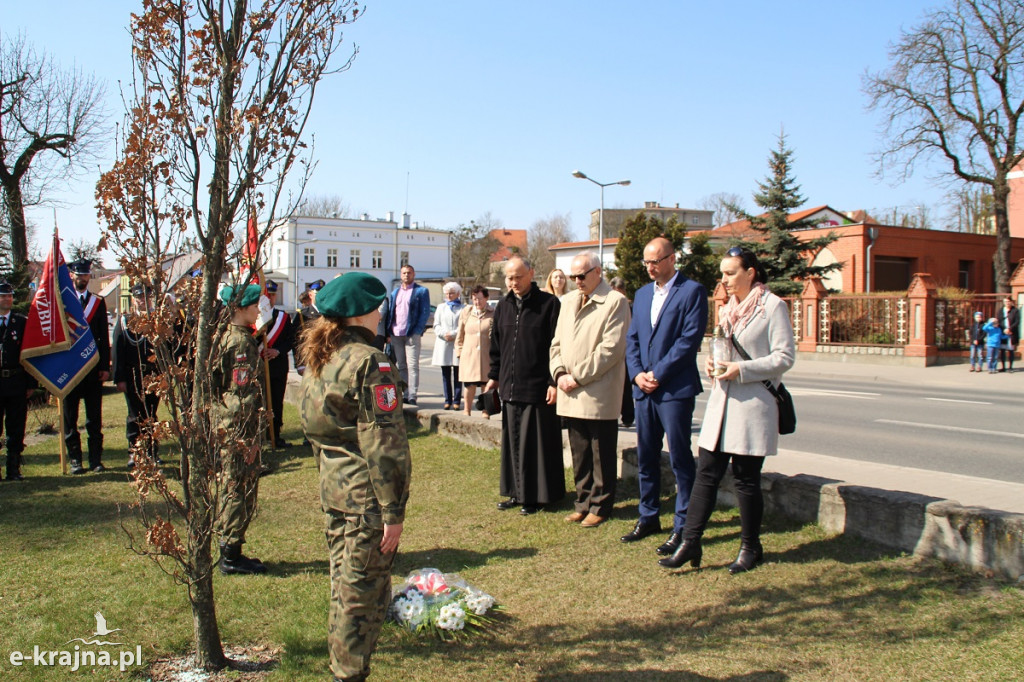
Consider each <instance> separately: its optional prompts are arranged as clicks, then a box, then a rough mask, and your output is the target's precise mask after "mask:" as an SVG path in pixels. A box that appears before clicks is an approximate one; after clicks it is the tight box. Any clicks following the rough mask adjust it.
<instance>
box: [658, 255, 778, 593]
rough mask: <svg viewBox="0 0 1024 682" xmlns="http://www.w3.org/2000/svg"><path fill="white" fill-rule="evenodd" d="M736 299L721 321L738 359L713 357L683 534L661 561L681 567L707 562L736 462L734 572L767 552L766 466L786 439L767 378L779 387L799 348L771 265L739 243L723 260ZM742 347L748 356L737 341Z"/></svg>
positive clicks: (727, 287)
mask: <svg viewBox="0 0 1024 682" xmlns="http://www.w3.org/2000/svg"><path fill="white" fill-rule="evenodd" d="M720 269H721V272H722V284H723V286H725V291H726V293H727V294H729V295H730V296H729V301H728V302H727V303H726V304H725V305H724V306H723V307H722V308H721V309H720V310H719V314H718V323H719V324H720V325H721V326H722V330H723V331H724V332H725V334H726V336H727V337H728V338H730V339H731V340H732V344H733V352H732V357H733V361H732V362H726V363H725V364H724V365H720V366H719V367H718V368H717V370H718V372H719V373H718V374H717V376H716V375H715V370H716V368H715V367H714V365H713V363H712V361H711V358H710V357H709V358H708V361H707V364H706V366H705V369H706V371H707V374H708V376H709V377H710V378H711V380H712V388H711V396H710V397H709V398H708V405H707V409H706V410H705V411H704V419H703V421H702V422H701V428H700V437H699V438H698V440H697V446H698V448H699V453H700V457H699V459H698V460H697V475H696V478H695V479H694V483H693V492H692V493H691V494H690V508H689V510H688V511H687V514H686V524H685V526H684V527H683V542H682V544H680V545H679V548H678V549H677V550H676V551H675V553H674V554H673V555H672V556H671V557H667V558H665V559H662V560H661V561H659V562H658V563H660V564H661V565H662V566H665V567H666V568H679V567H680V566H682V565H683V564H685V563H686V562H690V565H691V566H693V567H695V568H697V567H699V566H700V561H701V556H702V549H701V537H702V536H703V534H704V529H705V527H706V526H707V523H708V519H710V518H711V512H712V511H714V509H715V501H716V499H717V496H718V485H719V484H720V483H721V481H722V478H723V477H724V476H725V471H726V468H727V467H728V466H729V463H730V460H731V462H732V474H733V480H734V482H735V488H736V498H737V500H738V502H739V508H740V539H741V542H740V552H739V555H738V556H737V557H736V561H734V562H733V563H732V564H731V565H730V566H729V573H733V574H735V573H741V572H743V571H749V570H750V569H752V568H754V566H756V565H757V564H759V563H761V562H762V561H763V560H764V550H763V549H762V547H761V519H762V517H763V516H764V499H763V497H762V495H761V467H762V465H763V464H764V458H765V457H766V456H768V455H774V454H776V453H777V452H778V447H779V408H778V406H777V405H776V403H775V397H774V396H773V395H772V393H771V392H770V391H769V390H768V388H767V387H766V386H765V385H764V384H763V383H762V382H763V381H765V380H768V381H771V383H772V385H773V386H775V387H778V385H779V384H780V383H781V381H782V374H783V373H784V372H786V371H787V370H788V369H789V368H790V367H792V366H793V360H794V358H795V357H796V348H795V344H794V342H793V326H792V323H791V322H790V319H789V309H788V308H787V306H786V303H785V301H783V300H782V299H781V298H779V297H778V296H776V295H775V294H773V293H771V292H770V291H768V289H767V288H766V287H765V286H764V282H765V281H767V277H766V276H765V272H764V268H762V267H761V264H760V263H759V262H758V260H757V256H755V255H754V254H753V253H752V252H750V251H748V250H746V249H741V248H738V247H734V248H731V249H729V250H728V251H727V252H726V255H725V257H724V258H723V259H722V264H721V266H720ZM736 346H739V347H742V348H743V350H744V351H746V354H747V355H748V356H749V357H750V359H749V360H745V359H742V354H741V353H740V352H739V351H738V350H737V349H736Z"/></svg>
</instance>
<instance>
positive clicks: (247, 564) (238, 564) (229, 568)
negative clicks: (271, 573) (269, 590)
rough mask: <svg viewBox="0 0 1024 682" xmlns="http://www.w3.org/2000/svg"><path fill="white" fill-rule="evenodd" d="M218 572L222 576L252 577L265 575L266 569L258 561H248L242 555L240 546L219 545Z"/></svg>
mask: <svg viewBox="0 0 1024 682" xmlns="http://www.w3.org/2000/svg"><path fill="white" fill-rule="evenodd" d="M220 572H221V573H223V574H224V575H232V574H237V575H254V574H256V573H266V572H267V567H266V566H264V565H263V562H261V561H260V560H259V559H250V558H249V557H247V556H245V555H244V554H242V546H241V545H221V546H220Z"/></svg>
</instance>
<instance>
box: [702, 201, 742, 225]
mask: <svg viewBox="0 0 1024 682" xmlns="http://www.w3.org/2000/svg"><path fill="white" fill-rule="evenodd" d="M697 205H698V207H699V208H702V209H704V210H705V211H714V215H713V216H712V217H711V222H712V224H713V225H714V226H715V227H720V226H722V225H727V224H729V223H732V222H735V221H737V220H742V219H743V213H744V211H746V208H745V206H744V202H743V197H741V196H740V195H739V194H736V193H734V192H715V193H714V194H709V195H708V196H706V197H704V198H703V199H701V200H700V201H699V202H698V204H697Z"/></svg>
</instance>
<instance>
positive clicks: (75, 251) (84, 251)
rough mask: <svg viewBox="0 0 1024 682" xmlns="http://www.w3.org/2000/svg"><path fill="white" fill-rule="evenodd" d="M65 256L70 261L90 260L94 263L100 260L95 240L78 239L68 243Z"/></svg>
mask: <svg viewBox="0 0 1024 682" xmlns="http://www.w3.org/2000/svg"><path fill="white" fill-rule="evenodd" d="M67 257H68V260H70V261H72V262H73V261H76V260H90V261H92V262H94V263H99V262H100V252H99V249H98V248H96V243H95V242H90V241H86V240H85V239H78V240H76V241H73V242H71V244H70V245H68V250H67Z"/></svg>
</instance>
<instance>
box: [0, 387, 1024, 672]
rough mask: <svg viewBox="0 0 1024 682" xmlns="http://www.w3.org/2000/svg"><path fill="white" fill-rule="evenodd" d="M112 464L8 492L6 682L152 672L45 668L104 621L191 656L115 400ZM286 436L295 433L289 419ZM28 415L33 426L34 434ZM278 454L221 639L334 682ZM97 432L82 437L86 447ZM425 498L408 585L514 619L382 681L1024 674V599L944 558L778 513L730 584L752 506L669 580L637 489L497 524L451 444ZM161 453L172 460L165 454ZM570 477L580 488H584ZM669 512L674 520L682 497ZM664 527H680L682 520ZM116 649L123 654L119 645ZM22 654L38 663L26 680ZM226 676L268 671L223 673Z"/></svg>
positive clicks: (404, 557)
mask: <svg viewBox="0 0 1024 682" xmlns="http://www.w3.org/2000/svg"><path fill="white" fill-rule="evenodd" d="M104 409H105V412H104V420H105V437H106V452H105V455H104V463H105V464H106V465H107V466H108V467H109V468H110V471H108V472H107V473H104V474H88V475H85V476H79V477H73V478H72V477H62V476H60V475H59V473H58V472H59V469H58V458H57V455H56V447H57V441H56V440H55V439H53V438H50V439H48V440H45V441H43V442H41V443H38V444H36V445H34V446H32V447H30V448H29V449H28V450H27V452H26V466H25V468H24V473H25V475H26V480H25V481H24V482H21V483H16V482H7V481H4V482H3V483H0V680H3V681H6V680H65V679H78V678H82V679H93V680H120V679H147V672H146V670H145V666H143V667H136V668H134V669H131V670H129V671H127V672H125V673H119V672H117V671H116V670H115V669H84V668H83V669H82V670H80V671H78V672H77V673H74V674H72V673H69V672H68V671H67V670H65V669H61V668H51V667H37V666H33V665H32V664H31V652H32V649H33V646H34V645H38V646H39V647H40V649H42V650H61V649H70V648H72V647H73V646H74V644H66V643H67V642H68V641H69V640H71V639H73V638H75V637H89V636H90V635H91V634H92V632H93V628H94V625H95V622H94V619H93V615H92V614H93V613H94V612H96V611H102V613H103V615H104V617H105V618H106V620H107V625H108V627H110V628H120V629H121V632H119V633H117V635H118V636H120V637H121V639H118V640H116V641H121V642H125V643H127V645H128V646H130V648H132V649H134V647H135V646H136V645H139V646H141V647H142V653H143V659H144V661H145V663H146V665H148V664H150V663H152V662H153V661H155V660H157V659H159V658H161V657H167V656H174V655H178V654H181V653H183V652H185V651H187V649H188V648H189V646H190V641H191V613H190V611H189V608H188V604H187V601H186V597H185V593H184V591H183V588H182V587H180V586H179V585H177V584H175V583H174V582H173V581H172V579H171V578H170V577H168V576H167V575H166V574H165V573H163V572H161V571H160V570H159V568H158V567H157V566H156V565H155V564H154V563H153V561H151V560H149V559H147V558H143V557H139V556H136V555H135V554H133V553H132V552H131V551H130V550H129V549H128V539H127V536H126V533H125V530H123V529H122V525H123V526H124V527H126V528H128V529H130V530H135V527H134V526H133V518H134V517H133V515H132V510H131V508H130V507H129V505H130V503H131V502H132V499H133V498H132V491H131V488H130V487H129V485H128V484H127V483H126V477H125V473H124V465H125V462H126V461H127V446H126V442H125V439H124V415H125V407H124V401H123V398H122V397H121V396H120V395H118V394H110V395H108V396H107V397H106V399H105V403H104ZM285 421H286V423H290V424H297V423H298V420H297V415H296V413H295V410H294V407H292V406H290V405H289V406H287V412H286V415H285ZM31 423H32V420H31V417H30V425H31ZM283 435H284V436H285V437H286V438H287V439H289V440H290V441H292V442H293V443H294V444H295V446H294V447H292V448H291V449H290V450H285V451H278V452H276V453H275V454H274V460H275V463H276V464H277V466H278V469H277V471H276V472H275V473H274V474H273V475H271V476H268V477H266V478H264V479H262V480H261V483H260V513H259V516H258V518H257V519H256V520H255V521H254V522H253V524H252V526H251V528H250V533H249V543H248V544H247V545H246V551H247V552H248V553H250V554H251V555H254V556H258V557H260V558H261V559H262V560H263V561H264V562H265V563H266V564H267V565H268V567H269V573H268V574H267V575H265V576H255V577H239V576H229V577H225V576H221V575H220V574H217V576H216V578H215V589H216V592H217V597H218V599H217V608H218V617H219V622H220V627H221V635H222V638H223V640H224V642H225V645H226V646H232V645H245V646H248V647H252V646H265V647H266V648H267V650H268V651H274V650H279V652H280V653H279V664H278V665H277V667H276V668H274V669H273V670H271V671H269V672H265V673H261V674H259V675H258V679H261V680H262V679H266V680H325V679H330V676H329V673H328V667H327V647H326V634H327V626H326V621H327V602H328V590H329V586H328V579H327V551H326V547H325V543H324V538H323V533H322V531H321V524H322V514H321V512H320V509H319V497H318V492H317V475H316V467H315V466H314V463H313V461H312V459H311V456H310V454H309V451H308V449H306V448H302V447H300V446H298V443H299V442H301V434H300V433H299V432H298V430H297V428H296V427H292V428H290V429H289V428H286V430H285V433H284V434H283ZM83 436H84V434H83ZM412 451H413V486H412V495H411V501H410V506H409V510H408V516H407V519H406V530H405V534H404V535H403V538H402V548H401V552H400V554H399V557H398V559H397V561H396V567H395V575H396V576H404V575H405V574H406V573H408V572H409V571H411V570H413V569H416V568H421V567H427V566H429V567H435V568H439V569H441V570H443V571H448V572H452V571H457V572H459V573H460V574H461V575H462V576H463V577H465V578H466V579H467V580H469V581H470V582H471V583H473V584H474V585H476V586H477V587H480V588H482V589H484V590H486V591H488V592H490V593H491V594H493V595H494V596H495V597H496V598H497V599H498V600H499V602H500V603H501V604H502V606H503V607H504V609H505V615H504V616H503V617H502V621H503V622H502V624H501V626H500V627H499V628H497V629H496V630H494V631H491V632H490V633H488V634H487V635H485V636H482V637H477V638H473V639H468V640H464V641H461V642H455V643H441V642H438V641H435V640H433V639H430V638H414V637H412V636H409V635H407V634H405V633H404V632H403V631H400V630H398V629H397V628H394V627H392V626H388V627H386V628H385V631H384V633H383V635H382V636H381V640H380V643H379V646H378V649H377V653H376V655H375V657H374V662H373V671H374V675H373V679H378V680H588V681H589V680H609V681H611V680H664V681H667V680H744V681H748V680H749V681H752V680H790V679H795V680H911V679H913V680H918V679H920V680H1011V679H1022V677H1024V673H1022V671H1024V646H1022V642H1024V590H1022V589H1021V587H1022V586H1021V585H1020V584H1012V583H1007V582H1000V581H997V580H992V579H987V578H984V577H981V576H977V575H973V574H970V573H967V572H965V571H963V570H960V569H956V568H951V567H948V566H945V565H943V564H940V563H937V562H933V561H919V560H917V559H914V558H911V557H907V556H902V555H899V554H895V553H893V552H891V551H889V550H886V549H882V548H879V547H877V546H873V545H870V544H868V543H865V542H862V541H859V540H852V539H847V538H844V537H835V536H830V535H827V534H825V533H824V532H823V531H822V530H821V529H820V528H818V527H817V526H814V525H806V526H802V525H798V524H794V523H792V522H789V521H787V520H785V519H780V518H768V519H767V521H766V533H765V536H764V538H763V539H764V543H765V550H766V555H767V559H768V563H767V564H766V565H764V566H762V567H760V568H758V569H757V570H755V571H753V572H752V573H749V574H746V575H740V576H736V577H732V576H730V575H729V574H728V572H727V571H726V570H725V567H726V566H727V565H728V563H729V562H730V561H732V559H733V557H734V556H735V553H736V550H737V547H738V545H739V536H738V532H739V524H738V518H737V512H736V510H722V511H719V512H717V513H716V514H715V516H714V517H713V518H712V522H711V526H710V528H709V532H708V535H707V537H706V543H705V554H704V566H705V568H704V569H703V570H701V571H697V572H692V571H684V572H670V571H665V570H664V569H661V568H660V567H658V566H657V564H656V563H655V562H656V559H657V557H656V556H655V554H654V547H655V546H656V545H657V544H658V543H660V542H661V541H662V539H663V538H662V537H658V538H650V539H648V540H645V541H642V542H640V543H636V544H635V545H629V546H627V545H623V544H622V543H620V542H619V536H620V535H622V534H623V533H625V532H626V531H627V530H629V528H630V527H631V524H632V521H633V518H634V515H635V504H636V499H635V496H636V491H635V485H634V484H632V483H630V484H627V485H626V486H624V488H623V490H622V491H620V492H621V494H620V501H619V504H618V506H617V508H616V513H615V516H614V518H613V519H612V520H611V521H610V522H608V523H606V524H605V525H603V526H601V527H598V528H596V529H590V530H588V529H582V528H580V527H578V526H575V525H569V524H566V523H564V522H563V521H562V517H563V516H564V515H565V514H566V513H567V512H568V511H569V508H570V506H569V502H568V497H567V499H566V502H565V503H563V505H562V506H561V507H559V508H558V509H553V510H546V511H543V512H541V513H539V514H536V515H534V516H532V517H526V518H524V517H521V516H519V515H518V513H516V512H515V511H510V512H499V511H498V510H497V509H495V503H496V502H497V501H498V499H499V498H498V494H497V480H498V455H497V453H496V452H495V451H488V450H479V449H475V448H471V447H468V446H466V445H463V444H461V443H458V442H456V441H453V440H449V439H446V438H442V437H438V436H434V435H430V434H427V433H422V432H421V433H417V434H416V435H415V436H414V437H413V439H412ZM164 456H165V457H167V453H164ZM567 480H571V479H568V478H567ZM664 508H666V509H668V508H669V505H665V506H664ZM662 523H663V525H664V524H667V523H670V520H669V514H667V513H666V514H665V515H663V517H662ZM114 649H117V648H116V647H115V648H114ZM12 651H23V652H27V653H29V656H30V660H29V661H27V662H26V664H24V665H22V666H20V667H14V666H12V665H11V663H10V654H11V652H12ZM218 679H252V678H251V677H242V676H241V674H240V673H238V672H228V673H225V674H224V675H222V676H220V677H219V678H218Z"/></svg>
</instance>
